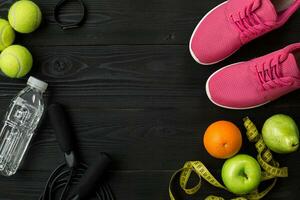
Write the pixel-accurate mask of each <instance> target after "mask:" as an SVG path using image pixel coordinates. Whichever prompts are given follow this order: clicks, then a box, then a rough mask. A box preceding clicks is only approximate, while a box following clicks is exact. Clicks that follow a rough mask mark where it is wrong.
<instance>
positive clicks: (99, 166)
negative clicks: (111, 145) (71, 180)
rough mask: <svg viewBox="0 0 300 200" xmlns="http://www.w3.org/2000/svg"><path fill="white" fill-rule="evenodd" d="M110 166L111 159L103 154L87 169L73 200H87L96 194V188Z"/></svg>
mask: <svg viewBox="0 0 300 200" xmlns="http://www.w3.org/2000/svg"><path fill="white" fill-rule="evenodd" d="M110 164H111V158H110V157H109V155H108V154H106V153H101V154H100V156H99V157H98V159H97V161H96V162H95V163H93V164H92V165H91V166H90V167H89V168H88V169H87V171H86V172H85V174H84V175H83V177H82V178H81V180H80V183H79V184H78V186H77V188H76V189H75V190H74V192H72V195H71V197H72V198H71V200H79V199H81V200H85V199H88V198H89V197H90V196H91V195H92V194H94V193H93V192H94V191H95V190H96V188H95V187H96V186H97V185H98V184H99V183H100V182H101V180H103V179H104V177H105V172H106V171H107V169H108V167H109V165H110Z"/></svg>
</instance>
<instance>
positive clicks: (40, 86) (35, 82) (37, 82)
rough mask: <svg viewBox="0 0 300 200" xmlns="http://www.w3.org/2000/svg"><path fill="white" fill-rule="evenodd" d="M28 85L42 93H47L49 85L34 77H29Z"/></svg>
mask: <svg viewBox="0 0 300 200" xmlns="http://www.w3.org/2000/svg"><path fill="white" fill-rule="evenodd" d="M27 85H30V86H31V87H34V88H36V89H38V90H41V91H42V92H45V91H46V89H47V87H48V84H47V83H46V82H44V81H41V80H39V79H37V78H34V77H33V76H30V77H29V79H28V81H27Z"/></svg>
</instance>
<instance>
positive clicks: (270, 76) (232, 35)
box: [190, 0, 300, 109]
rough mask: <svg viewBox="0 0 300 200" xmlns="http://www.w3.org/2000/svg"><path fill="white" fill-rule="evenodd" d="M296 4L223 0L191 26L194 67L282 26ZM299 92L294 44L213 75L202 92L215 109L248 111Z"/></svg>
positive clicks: (297, 0)
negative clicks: (224, 0) (192, 27)
mask: <svg viewBox="0 0 300 200" xmlns="http://www.w3.org/2000/svg"><path fill="white" fill-rule="evenodd" d="M299 7H300V0H228V1H226V2H224V3H222V4H220V5H218V6H217V7H216V8H214V9H213V10H211V11H210V12H209V13H208V14H207V15H206V16H205V17H204V18H203V19H202V20H201V21H200V23H199V24H198V25H197V27H196V29H195V31H194V33H193V35H192V38H191V41H190V52H191V54H192V56H193V58H194V59H195V60H196V61H197V62H198V63H200V64H203V65H210V64H215V63H217V62H220V61H222V60H224V59H226V58H227V57H229V56H230V55H232V54H233V53H234V52H236V51H237V50H239V48H240V47H242V46H243V45H244V44H246V43H248V42H250V41H251V40H253V39H255V38H258V37H260V36H262V35H264V34H266V33H268V32H270V31H272V30H274V29H277V28H279V27H281V26H282V25H284V24H285V23H286V22H287V20H288V19H289V18H290V16H291V15H292V14H293V13H295V12H296V11H297V9H298V8H299ZM299 88H300V43H296V44H292V45H290V46H287V47H286V48H284V49H281V50H278V51H275V52H273V53H270V54H268V55H265V56H262V57H259V58H256V59H253V60H250V61H246V62H240V63H235V64H232V65H229V66H226V67H223V68H222V69H220V70H218V71H217V72H215V73H214V74H213V75H211V76H210V78H209V79H208V81H207V84H206V92H207V95H208V97H209V99H210V100H211V101H212V102H213V103H214V104H216V105H218V106H221V107H224V108H230V109H249V108H254V107H258V106H261V105H264V104H266V103H268V102H270V101H272V100H275V99H277V98H279V97H280V96H283V95H285V94H287V93H289V92H291V91H294V90H296V89H299Z"/></svg>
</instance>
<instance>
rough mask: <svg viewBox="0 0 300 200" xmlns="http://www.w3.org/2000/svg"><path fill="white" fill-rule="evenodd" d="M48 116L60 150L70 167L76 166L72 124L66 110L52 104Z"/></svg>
mask: <svg viewBox="0 0 300 200" xmlns="http://www.w3.org/2000/svg"><path fill="white" fill-rule="evenodd" d="M48 114H49V117H50V121H51V124H52V127H53V129H54V132H55V135H56V139H57V141H58V144H59V147H60V149H61V150H62V151H63V152H64V154H65V159H66V162H67V164H68V166H69V167H75V166H76V164H77V163H76V158H75V153H74V151H73V143H72V141H73V140H72V137H71V129H70V127H71V126H70V122H69V121H68V118H67V115H66V113H65V111H64V108H63V106H62V105H60V104H57V103H56V104H52V105H50V106H49V108H48Z"/></svg>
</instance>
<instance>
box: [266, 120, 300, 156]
mask: <svg viewBox="0 0 300 200" xmlns="http://www.w3.org/2000/svg"><path fill="white" fill-rule="evenodd" d="M262 136H263V139H264V141H265V144H266V145H267V146H268V147H269V149H271V150H272V151H274V152H276V153H291V152H294V151H296V150H297V149H298V147H299V130H298V127H297V125H296V123H295V121H294V120H293V119H292V118H291V117H289V116H287V115H283V114H277V115H273V116H272V117H270V118H269V119H267V121H266V122H265V123H264V126H263V128H262Z"/></svg>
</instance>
